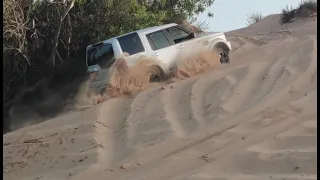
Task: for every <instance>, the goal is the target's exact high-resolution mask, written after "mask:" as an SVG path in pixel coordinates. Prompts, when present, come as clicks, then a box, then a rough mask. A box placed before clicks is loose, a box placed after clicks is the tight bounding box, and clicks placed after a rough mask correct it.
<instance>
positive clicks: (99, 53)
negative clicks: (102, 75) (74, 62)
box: [87, 43, 115, 69]
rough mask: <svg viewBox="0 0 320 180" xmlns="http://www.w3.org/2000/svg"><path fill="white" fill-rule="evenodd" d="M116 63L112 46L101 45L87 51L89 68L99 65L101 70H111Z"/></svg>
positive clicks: (107, 44)
mask: <svg viewBox="0 0 320 180" xmlns="http://www.w3.org/2000/svg"><path fill="white" fill-rule="evenodd" d="M114 61H115V58H114V52H113V48H112V44H109V43H101V44H99V45H96V46H93V47H91V48H90V49H88V51H87V62H88V66H93V65H96V64H98V65H99V66H100V67H101V69H106V68H109V67H110V66H111V65H112V64H113V63H114Z"/></svg>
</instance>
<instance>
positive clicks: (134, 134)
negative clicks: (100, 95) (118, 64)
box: [4, 16, 317, 180]
mask: <svg viewBox="0 0 320 180" xmlns="http://www.w3.org/2000/svg"><path fill="white" fill-rule="evenodd" d="M274 18H275V17H274V16H271V17H267V18H266V22H264V20H262V21H261V22H259V23H257V24H256V25H254V26H253V27H252V26H251V27H248V28H245V29H240V30H237V31H234V32H228V33H227V38H228V39H229V40H230V41H231V42H232V45H233V47H234V50H233V52H232V53H231V63H230V64H227V65H223V66H219V67H217V68H216V69H215V70H212V71H208V72H205V73H202V74H199V75H196V76H194V77H191V78H188V79H185V80H183V81H179V82H175V83H172V84H167V85H164V86H160V87H154V88H150V89H147V90H145V91H143V92H141V93H139V94H138V95H137V96H136V97H134V98H129V97H119V98H115V99H111V100H109V101H106V102H103V103H102V104H99V105H98V106H95V107H93V108H91V109H87V110H85V111H83V112H73V113H71V114H68V115H66V116H62V117H59V118H57V119H54V120H50V121H47V122H44V123H41V124H37V125H34V126H29V127H26V128H23V129H20V130H17V131H13V132H11V133H8V134H5V135H4V143H5V144H4V179H7V180H9V179H10V180H11V179H12V180H13V179H26V180H27V179H28V180H29V179H30V180H31V179H77V180H78V179H79V180H81V179H83V180H86V179H89V178H91V179H92V178H94V179H97V180H99V179H112V180H127V179H130V180H131V179H132V180H135V179H136V180H144V179H152V180H157V179H159V180H162V179H184V180H200V179H201V180H204V179H216V180H217V179H237V180H240V179H243V180H245V179H270V178H272V179H279V180H280V179H292V180H293V179H316V178H317V172H316V166H317V162H316V159H317V149H316V141H317V137H316V131H317V125H316V109H317V108H316V106H317V105H316V97H317V93H316V90H317V87H316V86H317V82H316V80H317V79H316V75H317V51H316V49H317V39H316V38H317V34H316V31H313V30H312V29H315V28H316V23H315V22H314V21H304V22H299V23H296V24H294V25H290V26H288V27H284V26H278V25H275V24H276V23H274V21H275V19H274ZM272 24H274V26H273V29H272V30H270V29H268V28H270V26H271V25H272ZM263 26H265V28H263ZM267 27H268V28H267ZM270 32H271V33H270ZM69 129H70V130H69ZM59 137H60V139H59ZM61 141H62V143H60V142H61ZM48 146H49V147H52V149H50V148H48ZM21 149H23V151H21ZM37 150H39V151H40V152H37ZM19 151H21V152H19ZM25 151H27V152H25ZM33 151H34V152H33ZM9 152H10V153H9ZM35 152H37V153H35ZM34 153H35V155H34ZM41 163H45V164H41ZM47 164H48V165H47Z"/></svg>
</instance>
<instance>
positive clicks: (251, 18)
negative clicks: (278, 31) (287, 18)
mask: <svg viewBox="0 0 320 180" xmlns="http://www.w3.org/2000/svg"><path fill="white" fill-rule="evenodd" d="M262 18H263V16H262V14H261V12H254V13H251V14H249V15H248V18H247V25H251V24H255V23H257V22H258V21H260V20H261V19H262Z"/></svg>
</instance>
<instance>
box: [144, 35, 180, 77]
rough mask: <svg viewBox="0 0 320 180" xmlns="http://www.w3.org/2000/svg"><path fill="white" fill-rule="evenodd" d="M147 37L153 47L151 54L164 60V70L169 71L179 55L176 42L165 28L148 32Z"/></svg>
mask: <svg viewBox="0 0 320 180" xmlns="http://www.w3.org/2000/svg"><path fill="white" fill-rule="evenodd" d="M146 37H147V39H148V42H149V44H150V47H151V56H152V57H154V58H157V59H159V60H160V61H162V63H163V64H162V65H163V68H164V71H166V72H167V71H168V70H169V68H170V67H172V65H173V64H174V63H175V60H176V58H177V56H178V51H177V49H176V47H175V46H174V42H173V41H172V40H171V39H170V38H169V37H168V35H167V34H166V32H165V31H164V30H159V31H156V32H152V33H149V34H146Z"/></svg>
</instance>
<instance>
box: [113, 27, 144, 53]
mask: <svg viewBox="0 0 320 180" xmlns="http://www.w3.org/2000/svg"><path fill="white" fill-rule="evenodd" d="M118 41H119V43H120V46H121V49H122V51H123V52H126V53H129V55H134V54H137V53H140V52H143V51H144V47H143V45H142V42H141V39H140V37H139V35H138V34H137V33H136V32H135V33H131V34H128V35H125V36H122V37H119V38H118Z"/></svg>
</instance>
